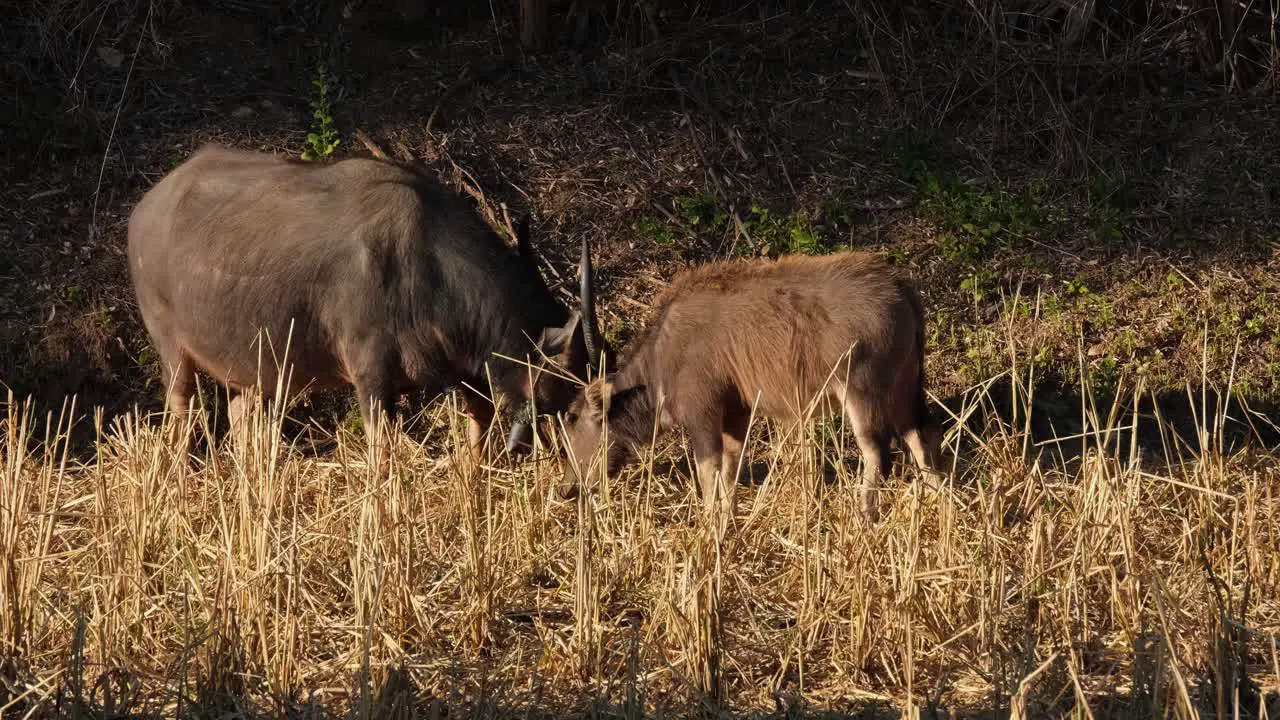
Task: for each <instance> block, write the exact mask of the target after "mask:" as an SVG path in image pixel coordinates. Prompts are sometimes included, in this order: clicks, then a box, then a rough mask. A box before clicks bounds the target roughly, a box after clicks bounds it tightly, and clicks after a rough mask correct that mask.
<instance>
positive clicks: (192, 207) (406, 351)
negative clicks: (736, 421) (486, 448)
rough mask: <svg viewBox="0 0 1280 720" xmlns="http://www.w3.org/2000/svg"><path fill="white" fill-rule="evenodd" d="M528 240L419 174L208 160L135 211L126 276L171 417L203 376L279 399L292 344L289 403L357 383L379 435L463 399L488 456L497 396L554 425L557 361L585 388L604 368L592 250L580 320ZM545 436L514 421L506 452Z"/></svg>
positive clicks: (202, 157)
mask: <svg viewBox="0 0 1280 720" xmlns="http://www.w3.org/2000/svg"><path fill="white" fill-rule="evenodd" d="M517 240H518V242H517V246H518V249H516V250H513V249H511V248H509V247H508V246H507V245H506V244H505V243H504V242H503V241H502V239H501V238H499V237H498V235H497V234H496V233H494V232H493V231H492V230H491V229H490V228H489V227H488V226H487V225H486V224H485V223H484V221H483V220H482V219H481V218H480V217H479V215H478V214H477V213H476V212H475V210H474V209H473V208H472V207H469V206H468V204H467V202H466V200H465V199H464V198H462V197H461V196H460V195H458V194H456V193H453V192H451V191H449V190H447V189H446V188H444V187H443V186H442V185H440V184H439V183H437V182H435V181H433V180H431V179H430V178H428V177H427V176H426V175H425V174H424V173H423V172H421V171H419V170H416V169H414V168H411V167H408V166H405V165H400V164H397V163H392V162H386V161H381V160H374V159H365V158H358V159H348V160H343V161H340V162H335V163H331V164H313V163H304V162H301V161H297V160H292V159H288V158H283V157H278V156H274V155H269V154H263V153H256V152H248V151H243V150H237V149H231V148H228V147H224V146H219V145H214V144H211V145H206V146H204V147H202V148H200V149H199V150H198V151H197V152H196V153H195V154H193V155H192V156H191V157H190V158H189V159H188V160H187V161H186V162H185V163H183V164H182V165H181V166H179V167H178V168H176V169H174V170H173V171H172V172H170V173H169V174H168V175H167V176H165V177H164V178H162V179H161V180H160V181H159V182H158V183H156V185H155V186H154V187H152V188H151V189H150V190H149V191H147V193H146V194H145V195H144V196H143V197H142V199H141V200H140V201H139V202H138V204H137V206H136V207H135V208H134V210H133V212H132V214H131V215H130V218H129V248H128V257H129V273H130V276H131V279H132V281H133V287H134V291H135V293H136V295H137V302H138V307H139V309H140V311H141V314H142V320H143V322H144V323H145V325H146V328H147V332H148V334H149V335H150V337H151V341H152V344H153V345H154V346H155V350H156V352H157V353H158V355H159V358H160V361H161V363H162V367H163V380H164V385H165V398H166V406H167V408H168V409H169V410H170V411H172V412H178V413H180V412H183V411H185V410H186V409H187V406H188V401H189V399H190V397H191V394H192V392H193V389H194V383H195V373H196V371H197V370H204V371H205V372H208V373H209V374H210V375H212V376H213V377H214V378H215V379H217V380H220V381H222V382H224V383H225V384H226V385H227V386H229V387H230V388H233V389H237V390H243V389H246V388H249V387H251V386H255V385H260V386H261V387H263V388H267V389H269V388H273V387H275V386H276V383H277V379H278V373H279V372H280V368H279V367H278V365H279V362H280V361H281V360H282V359H283V358H282V357H281V355H282V354H283V353H284V351H285V348H286V344H287V349H288V358H287V359H288V362H289V365H290V370H291V378H290V384H289V386H288V387H286V388H285V392H286V397H289V396H291V395H292V394H293V393H295V392H301V391H302V390H305V389H307V388H322V387H337V386H342V385H344V384H350V385H352V386H354V387H355V390H356V393H357V399H358V402H359V406H360V414H361V417H362V418H363V420H364V422H365V427H366V429H367V430H372V429H373V428H375V427H376V425H375V420H378V419H385V420H391V419H392V418H393V417H394V413H395V399H396V397H397V396H398V395H399V394H400V393H401V392H403V391H407V390H411V389H418V390H422V391H424V392H425V393H426V394H427V396H428V397H431V396H434V395H436V394H439V393H442V392H444V391H446V390H447V389H449V388H466V389H467V390H466V392H464V394H463V398H464V405H465V408H466V410H467V413H468V415H469V416H470V446H471V449H472V450H473V451H474V452H477V453H478V452H480V451H481V450H482V445H483V435H484V431H485V429H486V428H487V427H488V425H489V422H490V421H491V420H492V417H493V404H492V403H491V402H490V400H488V399H487V398H485V397H484V396H482V395H481V394H480V391H482V390H484V389H485V388H487V387H489V386H490V380H492V386H493V387H494V388H495V389H497V390H499V391H501V392H503V393H505V394H507V395H508V396H512V397H514V398H517V399H519V400H522V401H528V400H531V399H532V400H534V401H535V402H536V404H537V405H538V407H539V409H540V410H543V411H548V412H552V413H554V412H557V411H559V410H563V409H564V408H565V407H566V406H567V405H568V404H569V402H570V401H571V400H572V398H573V393H574V390H575V384H574V383H571V382H569V379H568V378H566V377H564V376H563V373H561V372H552V371H550V370H552V369H551V368H549V367H548V366H547V361H548V360H551V361H555V362H557V363H558V364H560V365H562V366H563V368H564V369H565V370H567V371H568V374H569V375H571V376H572V377H576V378H580V379H585V377H586V365H587V361H588V358H589V357H591V356H593V355H595V354H597V353H598V350H597V349H596V346H597V344H598V343H597V339H596V338H597V337H598V333H597V332H596V329H595V328H596V325H595V322H596V321H595V313H594V302H593V301H594V298H593V297H592V289H591V262H590V258H589V256H588V255H587V248H586V244H585V242H584V243H583V256H582V260H581V272H582V285H581V289H580V290H581V292H580V301H581V304H582V310H583V311H584V312H582V313H579V312H574V313H570V312H569V311H568V310H567V309H566V308H565V307H563V306H562V305H561V304H560V303H559V302H558V301H557V300H556V299H555V298H554V297H553V295H552V294H551V291H550V290H549V288H548V287H547V285H546V284H545V283H544V282H543V280H542V277H541V276H540V275H539V273H538V270H537V264H536V260H535V257H534V255H533V248H532V246H531V244H530V241H529V237H528V224H527V219H526V221H525V222H522V223H521V224H520V228H519V229H518V230H517ZM584 318H585V322H584ZM495 356H506V357H507V358H517V359H523V358H526V357H528V358H530V363H531V366H532V368H533V369H532V370H531V369H530V366H529V365H524V364H521V363H518V362H511V361H510V360H502V359H497V358H495ZM273 358H274V362H273ZM260 360H261V362H260ZM486 366H487V367H486ZM486 370H487V371H488V372H486ZM531 376H532V378H534V379H533V380H532V381H531ZM237 403H239V404H240V407H239V408H237V407H235V405H236V404H237ZM243 403H244V395H243V394H240V395H238V396H237V397H236V398H235V399H233V407H232V412H231V416H232V421H233V424H234V422H235V419H236V417H237V415H239V414H240V413H242V412H243V410H244V405H243ZM379 407H380V408H381V412H378V411H377V408H379ZM531 425H532V420H531V419H529V418H525V419H523V420H518V421H517V422H516V423H515V425H514V426H513V429H512V433H511V439H510V442H509V443H508V449H509V450H517V449H519V448H520V446H522V445H524V444H526V443H527V441H528V440H529V439H531V433H532V430H531Z"/></svg>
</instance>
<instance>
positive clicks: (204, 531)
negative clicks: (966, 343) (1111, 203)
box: [0, 358, 1280, 718]
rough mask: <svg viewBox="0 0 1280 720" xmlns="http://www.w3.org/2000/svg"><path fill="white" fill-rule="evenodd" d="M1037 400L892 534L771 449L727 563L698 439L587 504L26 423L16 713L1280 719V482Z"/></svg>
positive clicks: (977, 422) (10, 705)
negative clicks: (77, 453) (703, 485)
mask: <svg viewBox="0 0 1280 720" xmlns="http://www.w3.org/2000/svg"><path fill="white" fill-rule="evenodd" d="M1034 373H1035V367H1034V365H1033V364H1028V363H1027V362H1026V361H1025V360H1024V359H1018V358H1011V362H1010V368H1009V372H1008V374H1007V375H1005V378H1004V379H1006V380H1011V381H1012V382H1011V383H1010V384H1009V387H1011V388H1013V390H1014V392H1013V393H1012V394H1011V395H1010V396H1009V397H1010V398H1011V399H1012V403H1013V406H1012V407H1011V408H999V407H996V404H997V403H998V402H1001V401H998V400H997V399H996V398H995V396H994V395H993V394H992V393H991V392H990V388H991V387H992V385H993V384H994V383H995V382H997V381H999V380H1000V379H1001V378H998V377H997V378H992V379H991V381H992V382H991V383H986V384H983V385H982V386H978V387H974V388H971V389H970V390H969V391H968V392H967V393H965V395H964V399H963V402H962V403H961V404H960V405H959V407H958V414H959V417H958V418H956V419H957V420H961V421H962V422H958V423H955V424H953V425H952V427H953V430H952V432H951V434H949V435H948V447H949V449H950V451H951V454H949V456H948V460H949V461H950V462H952V463H953V477H952V481H950V482H947V483H945V484H944V485H943V486H941V487H932V488H930V487H928V486H925V485H923V484H916V483H914V482H911V481H910V478H901V477H899V478H897V479H898V480H899V481H898V482H893V483H891V484H890V485H889V500H888V502H886V508H887V510H886V512H885V513H884V516H883V518H882V520H881V522H880V523H878V524H876V525H874V526H872V525H868V524H866V523H865V522H864V521H862V519H861V516H860V515H859V514H858V512H857V500H856V498H857V494H856V493H854V492H850V489H851V488H853V487H856V485H855V484H854V483H855V482H856V479H855V478H854V477H852V476H851V475H852V474H851V472H849V467H850V466H849V465H848V463H847V461H848V460H849V458H848V457H846V453H845V442H844V440H843V438H844V437H845V435H844V434H843V433H841V432H839V430H840V429H839V427H838V425H837V424H834V423H821V422H814V423H810V424H808V425H806V426H805V427H802V428H799V429H794V428H793V429H788V428H773V430H774V432H772V433H769V434H768V435H769V437H768V440H767V441H762V440H757V439H754V438H753V441H752V442H751V443H750V444H749V452H750V453H751V455H752V458H753V460H754V462H753V467H752V468H751V472H750V476H751V477H752V478H753V479H756V480H758V482H757V485H758V487H739V489H738V496H737V502H738V505H737V513H736V518H735V523H734V525H733V526H732V527H731V528H730V529H729V531H728V532H727V534H725V535H724V536H721V537H717V536H716V535H715V531H714V528H715V527H716V525H715V523H712V522H708V520H707V518H706V517H705V516H704V514H703V513H702V512H701V511H700V510H699V505H698V504H697V502H696V498H697V494H696V492H695V491H694V490H693V489H692V483H690V482H688V481H687V480H685V479H684V477H685V475H686V474H687V472H688V471H687V463H686V464H684V467H683V468H682V467H681V465H682V464H681V463H680V462H679V457H680V453H679V452H678V448H672V447H671V445H672V444H673V443H671V442H668V443H665V444H664V443H660V444H659V445H658V446H657V447H658V452H656V453H654V454H653V455H652V456H650V457H648V458H646V462H644V463H642V465H643V466H642V467H641V468H639V469H636V470H635V471H633V472H631V473H630V474H628V475H626V476H625V477H623V478H620V479H618V480H616V481H614V482H609V481H608V480H607V479H604V478H597V480H596V482H595V483H594V485H593V486H592V488H591V491H590V492H587V493H583V494H581V495H579V497H578V499H577V500H576V501H572V502H564V501H558V500H555V499H554V498H553V496H552V494H551V492H550V490H551V488H552V487H553V486H554V483H555V482H556V481H557V480H558V479H559V472H560V469H559V464H558V462H556V461H555V460H554V458H553V457H551V456H550V455H547V454H543V455H540V456H539V459H538V460H537V461H536V462H532V463H528V464H524V465H521V466H519V467H515V468H510V467H501V466H498V467H477V466H475V465H473V464H469V463H467V462H466V461H465V460H463V458H465V457H466V456H465V455H463V454H461V447H462V443H463V442H464V439H463V438H464V437H465V431H464V420H463V419H462V417H461V416H460V415H459V414H458V412H457V411H456V408H455V407H453V406H452V405H451V404H450V403H448V402H439V403H435V404H433V405H431V406H428V408H427V409H426V410H425V411H424V413H425V417H422V418H419V419H420V420H422V421H423V422H420V423H417V424H418V425H420V426H422V427H426V428H429V431H428V432H427V433H426V435H425V437H424V438H422V439H417V438H414V437H413V436H412V435H406V434H405V433H403V432H392V433H391V434H390V436H389V438H390V440H391V441H392V442H393V443H394V445H393V447H394V451H393V453H392V456H391V460H390V462H384V463H370V461H369V460H370V454H369V453H368V452H367V450H366V448H367V447H368V446H367V444H366V443H365V442H364V441H363V440H362V439H361V437H359V436H356V437H353V436H351V435H349V434H347V433H345V432H339V434H338V435H337V436H336V437H335V438H332V440H333V442H334V447H333V449H332V450H331V451H330V452H326V453H324V454H322V455H316V454H314V453H309V452H306V449H305V447H303V446H302V445H301V444H300V443H301V439H302V438H304V437H306V435H305V434H300V433H297V432H296V431H295V432H294V433H285V434H282V430H286V429H287V428H286V427H285V422H284V419H285V418H284V416H283V415H282V414H281V413H280V412H278V410H276V409H274V408H276V407H277V406H276V405H275V404H271V405H269V406H268V407H269V408H272V409H269V410H268V411H267V412H266V413H265V414H260V415H258V416H256V417H255V418H254V421H253V422H254V425H253V429H252V431H251V432H249V433H248V434H247V437H244V438H242V439H240V440H228V441H227V444H226V445H224V446H223V448H222V449H221V450H218V451H214V450H206V451H205V453H204V454H203V456H201V457H200V458H199V460H198V462H194V463H188V462H186V461H184V460H183V458H180V457H176V456H175V454H174V452H173V451H172V450H171V449H170V447H171V446H169V445H167V444H166V443H165V442H164V435H163V433H162V431H161V429H160V428H159V426H157V425H155V424H154V423H150V422H148V421H147V420H146V419H145V418H142V417H139V416H137V415H125V416H121V417H118V418H116V419H115V420H114V421H113V422H112V423H111V424H110V425H109V426H108V425H106V424H104V423H103V420H102V417H101V415H100V414H99V415H97V416H96V417H95V418H94V419H93V422H94V430H95V433H96V438H97V441H96V442H97V446H96V452H95V453H94V457H93V459H92V460H91V461H89V462H87V463H79V462H76V461H74V460H70V459H69V458H68V456H67V447H66V444H65V431H66V430H67V429H68V428H67V426H68V423H70V422H72V421H73V420H75V419H76V418H78V417H79V415H78V413H79V410H78V408H76V407H75V406H74V403H68V404H67V405H66V406H64V407H63V408H61V410H60V411H59V412H58V413H57V414H56V419H54V421H53V422H52V423H50V424H48V425H47V427H49V428H52V429H51V430H50V431H49V432H48V433H47V434H46V435H44V436H43V437H36V438H33V437H29V436H28V428H29V427H31V420H32V419H33V417H32V415H33V413H35V412H36V411H35V410H34V409H32V408H30V407H27V406H24V405H21V404H18V403H15V402H12V401H11V402H10V404H9V415H8V417H7V418H5V420H4V424H3V428H4V435H3V444H0V459H2V460H3V475H2V476H0V479H2V480H3V484H2V486H3V488H4V491H3V497H0V537H2V538H3V540H4V544H5V547H6V552H5V554H4V556H3V558H0V563H2V564H0V589H2V590H3V599H4V603H3V607H4V613H3V615H2V616H0V618H2V620H0V623H2V624H0V631H2V632H3V635H2V637H3V638H4V643H5V645H4V652H5V657H6V668H5V670H6V674H7V677H8V678H9V679H10V680H9V684H8V685H7V686H6V687H5V690H4V692H5V697H4V701H5V714H6V715H9V714H13V715H14V716H27V715H29V714H34V715H35V716H41V715H44V714H46V713H49V712H54V711H56V712H60V713H68V712H69V713H71V716H74V717H124V716H128V717H137V716H141V717H151V716H175V715H178V716H192V717H267V716H272V717H274V716H283V717H339V716H340V717H347V716H352V717H443V716H446V715H447V716H450V717H453V716H457V715H459V714H460V715H462V716H467V717H470V716H480V717H517V716H521V717H527V716H535V717H540V716H553V715H560V714H561V713H575V714H577V713H589V714H591V715H593V716H621V717H641V716H649V715H650V714H658V715H684V714H686V713H688V712H691V711H693V710H694V709H698V708H702V709H707V710H710V709H712V708H714V707H717V706H718V707H721V708H722V709H728V710H733V711H738V712H749V713H764V714H770V713H778V714H781V715H786V716H789V717H804V716H806V713H807V709H809V708H823V709H825V711H826V712H836V713H844V712H847V713H848V714H849V715H850V716H853V717H881V716H885V717H888V716H893V715H895V714H898V713H901V714H902V715H903V716H907V717H924V716H932V715H927V714H928V713H936V712H938V711H939V708H949V709H951V710H952V711H953V712H954V711H956V710H960V711H965V710H974V709H978V708H999V707H1006V708H1008V709H1009V712H1010V713H1011V714H1010V717H1016V718H1029V717H1046V716H1050V715H1052V716H1058V715H1059V714H1060V713H1063V712H1067V711H1068V709H1069V710H1070V712H1071V713H1072V714H1073V716H1076V717H1224V718H1225V717H1240V716H1253V717H1275V714H1274V713H1275V712H1276V696H1275V691H1276V683H1277V682H1278V681H1280V667H1278V666H1277V663H1280V648H1277V638H1278V637H1280V596H1277V594H1276V592H1275V589H1276V587H1277V585H1278V584H1280V471H1278V469H1277V468H1278V467H1280V463H1277V458H1276V457H1274V456H1267V455H1265V454H1258V453H1249V452H1236V453H1224V452H1223V450H1222V448H1221V447H1219V446H1218V445H1217V444H1216V441H1217V440H1218V439H1219V438H1221V437H1222V436H1221V435H1220V434H1219V432H1218V431H1219V430H1221V426H1222V423H1223V422H1224V418H1223V416H1222V415H1221V409H1220V408H1216V407H1213V406H1205V407H1203V408H1202V409H1201V412H1202V413H1203V414H1201V415H1199V420H1200V426H1199V430H1200V432H1199V434H1198V437H1197V438H1195V439H1193V440H1192V441H1191V444H1189V445H1187V444H1184V442H1183V440H1182V439H1181V438H1179V437H1178V436H1177V435H1176V434H1174V433H1173V432H1171V431H1169V429H1168V428H1166V427H1164V426H1163V425H1162V424H1161V419H1160V418H1159V417H1155V418H1140V417H1138V416H1136V415H1129V414H1125V413H1117V412H1116V408H1117V407H1119V402H1120V400H1121V399H1122V398H1121V397H1120V396H1117V401H1116V405H1114V406H1112V407H1104V406H1097V405H1096V404H1094V403H1093V402H1092V397H1091V395H1090V393H1088V392H1087V390H1088V387H1087V386H1086V387H1085V388H1083V389H1084V390H1085V391H1086V392H1085V393H1084V396H1085V397H1086V398H1089V399H1087V400H1086V401H1085V402H1084V403H1083V405H1082V407H1081V408H1080V412H1081V413H1082V414H1083V415H1084V417H1085V418H1086V425H1087V427H1088V428H1089V429H1088V432H1086V433H1084V434H1082V435H1080V436H1078V437H1066V438H1055V439H1051V440H1049V441H1042V442H1039V443H1035V444H1032V443H1031V442H1030V436H1029V435H1028V433H1027V431H1026V429H1025V428H1024V427H1022V426H1020V423H1023V422H1025V421H1026V418H1027V412H1028V410H1029V409H1030V408H1031V407H1032V404H1033V403H1032V398H1031V397H1029V396H1028V395H1027V394H1026V388H1028V387H1031V386H1032V384H1031V383H1029V382H1028V381H1029V380H1030V379H1032V378H1033V376H1034ZM1189 390H1190V391H1192V392H1194V388H1189ZM1135 392H1140V390H1139V389H1135ZM1006 401H1007V400H1006ZM1002 418H1005V419H1002ZM51 419H53V418H52V417H51ZM80 421H81V422H86V420H83V419H81V420H80ZM1139 426H1146V427H1145V428H1144V427H1139ZM204 429H205V430H206V431H207V429H208V428H207V427H205V428H204ZM757 430H758V428H757ZM1144 430H1145V431H1147V432H1152V431H1154V432H1155V433H1156V434H1157V435H1158V436H1159V437H1160V438H1161V439H1162V440H1163V441H1164V443H1165V444H1164V448H1165V454H1163V455H1162V456H1160V457H1155V458H1144V457H1142V456H1141V455H1142V453H1140V451H1139V449H1138V445H1137V438H1138V436H1139V435H1140V434H1142V432H1143V431H1144ZM1135 431H1137V432H1135ZM757 434H758V433H753V436H755V435H757ZM290 437H292V438H293V442H292V443H290V442H289V441H288V438H290ZM452 458H458V460H457V461H453V460H452ZM672 458H674V459H676V462H674V463H672V462H669V461H667V460H668V459H672ZM673 466H674V467H673ZM824 466H826V467H827V468H829V469H830V471H833V472H830V471H829V472H824ZM1153 467H1161V468H1163V469H1162V470H1161V471H1158V472H1157V471H1153V470H1152V468H1153ZM1244 618H1248V621H1247V623H1246V622H1245V620H1244ZM16 678H20V679H21V680H20V681H18V682H14V681H13V679H16ZM1268 704H1269V705H1270V707H1269V709H1268ZM1255 713H1256V714H1255ZM1268 713H1270V715H1268Z"/></svg>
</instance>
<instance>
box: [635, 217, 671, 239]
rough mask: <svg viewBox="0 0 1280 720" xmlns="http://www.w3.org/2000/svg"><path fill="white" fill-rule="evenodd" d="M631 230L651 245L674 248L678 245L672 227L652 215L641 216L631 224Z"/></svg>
mask: <svg viewBox="0 0 1280 720" xmlns="http://www.w3.org/2000/svg"><path fill="white" fill-rule="evenodd" d="M631 230H632V232H634V233H635V234H637V235H639V236H640V237H642V238H644V239H645V240H648V241H649V242H651V243H656V244H658V245H664V246H667V247H672V246H674V245H675V244H676V234H675V233H674V232H672V230H671V227H670V226H669V225H667V224H666V223H664V222H662V221H661V220H659V219H657V218H655V217H654V216H652V215H641V216H640V217H638V218H636V219H635V220H634V221H632V223H631Z"/></svg>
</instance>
